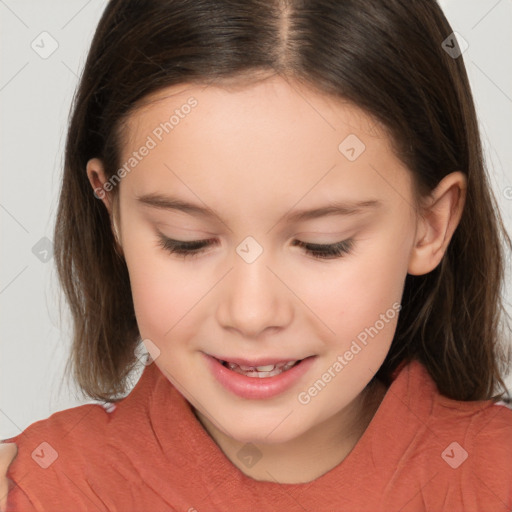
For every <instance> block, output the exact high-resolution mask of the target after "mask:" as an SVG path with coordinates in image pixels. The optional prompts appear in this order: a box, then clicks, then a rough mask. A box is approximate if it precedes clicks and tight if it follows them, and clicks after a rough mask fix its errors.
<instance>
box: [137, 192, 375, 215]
mask: <svg viewBox="0 0 512 512" xmlns="http://www.w3.org/2000/svg"><path fill="white" fill-rule="evenodd" d="M136 197H137V201H138V202H139V203H141V204H143V205H146V206H150V207H152V208H157V209H161V210H175V211H181V212H184V213H188V214H190V215H195V216H198V217H204V218H211V217H217V218H219V219H220V217H219V215H218V214H217V213H216V212H215V211H214V210H212V209H211V208H209V207H207V206H199V205H197V204H192V203H189V202H187V201H183V200H182V199H178V198H176V197H172V196H164V195H162V194H158V193H150V194H144V195H141V196H136ZM381 206H382V203H381V202H380V201H378V200H377V199H367V200H363V201H344V202H341V201H332V202H330V203H328V204H326V205H325V206H321V207H318V208H312V209H304V210H291V211H290V212H289V213H287V214H285V215H284V220H285V221H286V222H300V221H305V220H311V219H317V218H320V217H326V216H332V215H347V216H348V215H356V214H358V213H362V212H364V211H367V210H368V209H378V208H380V207H381ZM221 220H222V219H221Z"/></svg>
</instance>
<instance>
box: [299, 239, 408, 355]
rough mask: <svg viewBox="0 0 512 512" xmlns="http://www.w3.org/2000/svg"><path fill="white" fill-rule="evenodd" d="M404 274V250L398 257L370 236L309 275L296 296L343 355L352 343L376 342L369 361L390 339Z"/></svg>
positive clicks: (390, 247) (386, 244)
mask: <svg viewBox="0 0 512 512" xmlns="http://www.w3.org/2000/svg"><path fill="white" fill-rule="evenodd" d="M391 240H393V239H391ZM395 240H396V239H395ZM406 275H407V251H403V253H402V254H400V253H398V252H397V250H396V244H394V243H390V242H389V238H387V239H386V238H385V237H380V238H377V237H375V238H373V237H372V238H371V239H370V238H369V239H368V240H367V241H366V242H365V244H364V248H363V244H361V246H360V248H359V249H356V250H355V252H354V253H353V254H351V255H349V256H348V257H347V258H346V259H344V260H343V259H342V260H341V261H340V262H339V263H333V265H332V266H330V267H329V266H326V267H325V269H324V270H323V271H322V272H321V273H318V274H317V275H316V277H315V276H314V275H312V274H311V273H310V274H309V275H308V276H307V279H304V280H303V282H302V286H301V287H300V289H299V290H297V291H298V295H299V296H301V298H302V299H303V301H304V302H305V303H306V305H307V306H308V308H309V309H310V310H311V311H313V312H315V314H316V315H317V320H315V322H316V323H317V324H318V323H319V321H318V318H320V320H321V322H320V323H321V325H322V327H321V333H322V334H321V335H322V336H323V337H324V338H326V339H328V340H330V343H331V345H332V347H336V349H338V350H342V351H343V352H344V351H345V350H348V349H349V347H350V345H351V343H352V341H353V340H357V341H359V342H360V343H359V344H360V345H361V347H363V346H365V343H369V342H371V341H372V340H374V339H375V340H377V339H378V340H379V346H380V347H381V349H382V350H381V351H379V350H378V351H376V352H374V353H373V356H375V357H377V358H379V357H380V355H379V354H380V352H382V354H384V353H385V352H386V351H387V349H388V347H389V344H390V343H391V341H392V339H393V336H394V332H395V329H396V323H397V321H398V314H399V310H400V306H399V305H400V303H401V298H402V293H403V286H404V282H405V277H406ZM300 290H302V292H301V291H300ZM325 326H327V327H328V329H327V328H326V327H325ZM326 333H327V336H326ZM319 334H320V332H319ZM373 345H374V346H375V345H376V344H375V343H374V344H373ZM382 354H381V355H382ZM368 355H369V354H368Z"/></svg>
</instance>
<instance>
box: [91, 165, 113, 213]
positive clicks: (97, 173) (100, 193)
mask: <svg viewBox="0 0 512 512" xmlns="http://www.w3.org/2000/svg"><path fill="white" fill-rule="evenodd" d="M86 171H87V177H88V178H89V182H90V183H91V186H92V188H93V190H94V195H95V196H96V197H97V198H98V199H100V200H101V201H103V204H104V205H105V206H106V208H107V210H108V212H109V213H110V215H112V199H111V196H110V194H109V193H108V192H109V187H111V184H110V183H108V180H107V178H106V176H105V168H104V166H103V162H102V161H101V160H100V159H99V158H91V159H90V160H89V161H88V162H87V167H86Z"/></svg>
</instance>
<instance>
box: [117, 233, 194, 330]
mask: <svg viewBox="0 0 512 512" xmlns="http://www.w3.org/2000/svg"><path fill="white" fill-rule="evenodd" d="M152 244H153V242H152V241H151V242H148V241H145V242H144V243H139V244H135V243H134V244H130V243H129V242H127V243H126V244H124V249H125V257H126V263H127V266H128V272H129V275H130V285H131V290H132V295H133V302H134V308H135V315H136V318H137V323H138V325H139V329H140V332H141V336H142V337H143V338H150V339H154V340H162V339H163V337H164V336H165V335H166V334H168V333H169V331H170V330H172V329H173V328H174V326H175V325H177V324H178V322H180V319H182V318H183V317H185V315H186V313H187V311H189V310H190V308H192V307H193V305H194V304H195V303H197V302H198V300H199V299H200V297H201V295H202V294H204V290H203V292H202V293H201V291H200V290H199V289H198V286H196V285H195V284H194V281H193V276H191V275H190V274H189V273H184V272H183V271H182V267H183V264H181V263H178V262H177V261H176V260H175V259H172V258H171V256H170V255H167V254H166V252H165V251H164V250H163V249H161V248H159V247H154V246H153V245H152ZM191 277H192V280H191ZM184 321H185V322H186V317H185V318H183V320H181V322H184ZM180 326H181V323H180Z"/></svg>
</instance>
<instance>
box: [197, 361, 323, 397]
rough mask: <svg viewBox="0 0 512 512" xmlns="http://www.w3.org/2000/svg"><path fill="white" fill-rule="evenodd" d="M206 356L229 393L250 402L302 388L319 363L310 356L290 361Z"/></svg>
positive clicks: (216, 377) (210, 366)
mask: <svg viewBox="0 0 512 512" xmlns="http://www.w3.org/2000/svg"><path fill="white" fill-rule="evenodd" d="M203 355H204V357H205V361H206V363H207V367H208V368H209V369H210V372H211V373H212V375H213V377H215V379H216V380H217V381H218V382H219V383H220V384H221V385H222V386H223V387H224V388H225V389H227V390H228V391H230V392H231V393H234V394H235V395H238V396H239V397H242V398H244V399H249V400H253V399H268V398H272V397H275V396H277V395H279V394H281V393H284V392H285V391H286V390H288V389H291V388H292V387H293V386H296V385H298V383H299V382H300V380H301V379H303V378H304V376H305V375H306V374H307V373H308V372H310V371H311V367H312V366H313V365H314V364H315V360H316V359H317V356H309V357H305V358H303V359H289V360H287V359H277V358H274V359H270V358H266V359H258V360H254V359H253V360H248V359H241V358H232V357H230V356H229V357H228V356H218V357H217V356H212V355H210V354H206V353H203Z"/></svg>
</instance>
